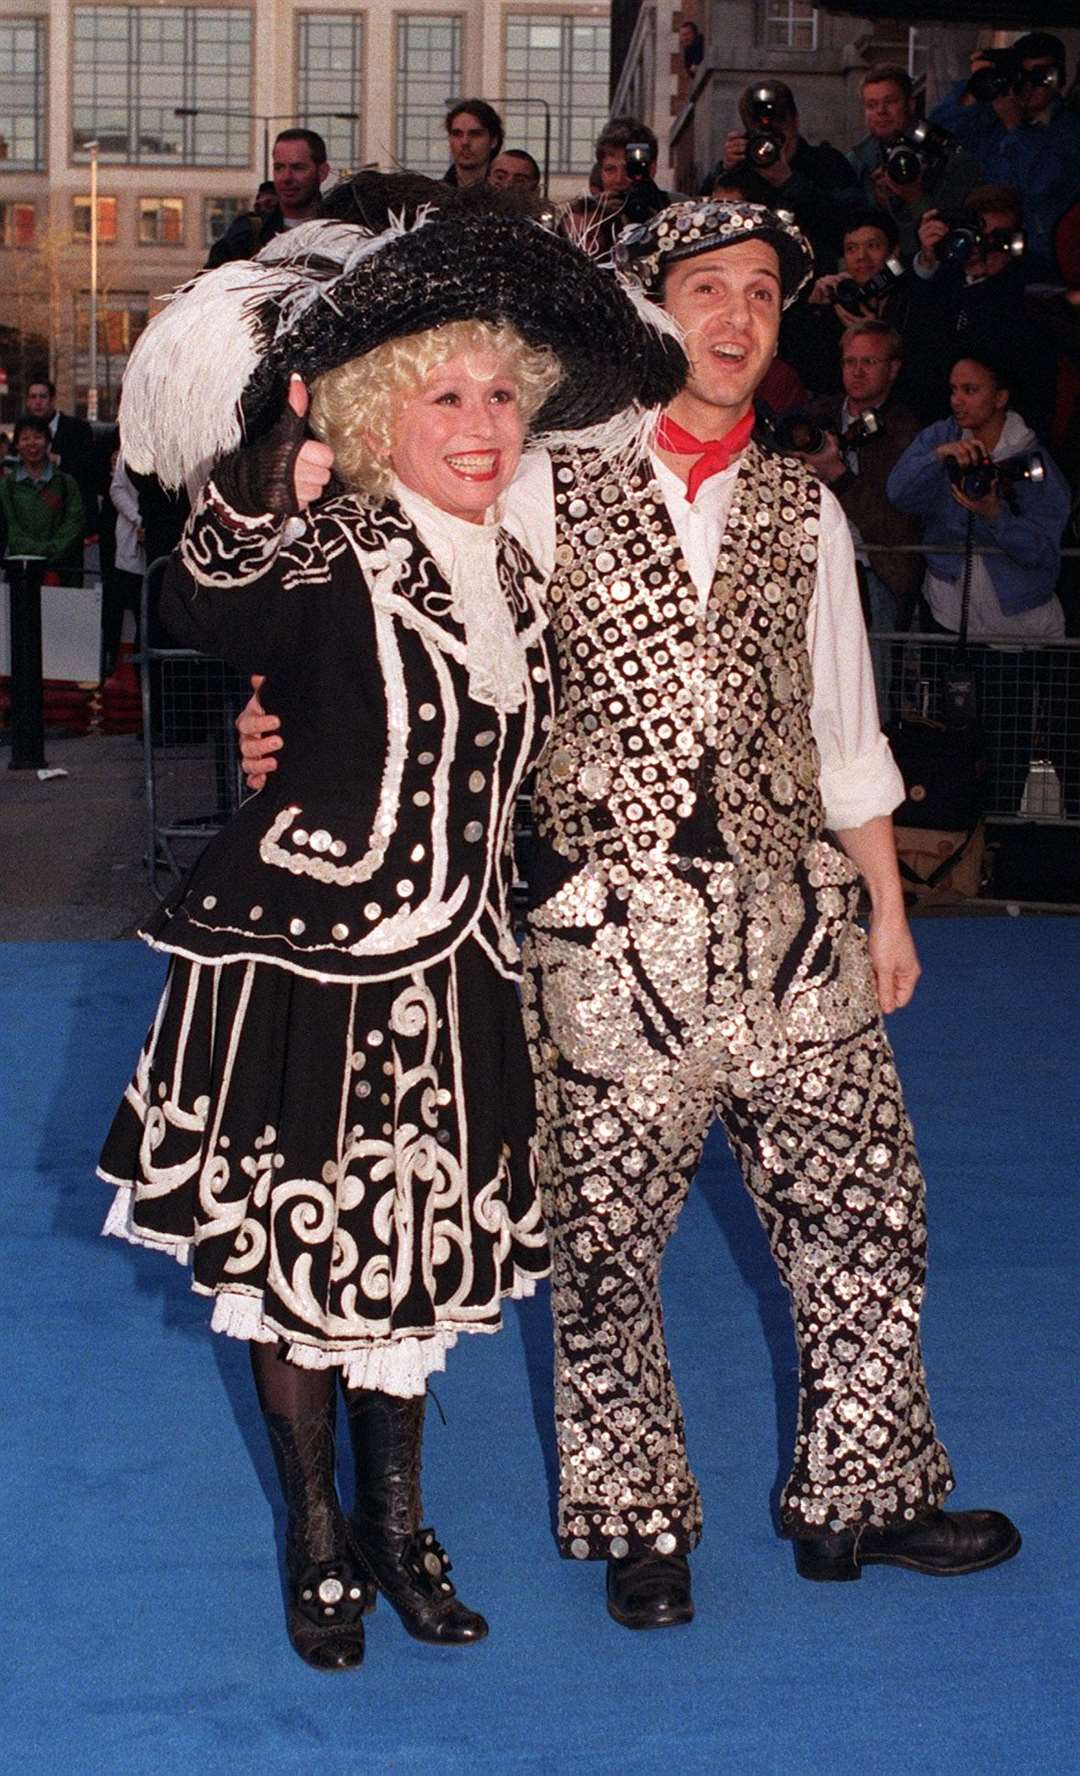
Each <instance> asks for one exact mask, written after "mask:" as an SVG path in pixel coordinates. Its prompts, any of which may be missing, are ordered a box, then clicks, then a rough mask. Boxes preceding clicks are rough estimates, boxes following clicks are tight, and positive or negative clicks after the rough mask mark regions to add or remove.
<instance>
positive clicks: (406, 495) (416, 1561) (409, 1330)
mask: <svg viewBox="0 0 1080 1776" xmlns="http://www.w3.org/2000/svg"><path fill="white" fill-rule="evenodd" d="M388 201H389V199H388ZM481 315H482V316H483V317H484V318H483V319H478V318H477V317H478V316H481ZM208 338H209V339H212V340H213V341H214V343H215V347H216V349H217V350H218V352H219V354H220V355H219V359H218V362H217V363H216V364H215V365H212V366H208V365H207V362H206V358H207V340H208ZM526 341H527V342H528V343H526ZM683 369H684V359H683V356H682V353H681V351H680V350H679V349H678V347H677V346H674V345H673V342H672V341H671V339H670V338H667V337H664V336H661V334H660V333H658V332H657V331H654V330H653V329H652V328H651V327H650V326H649V325H648V324H647V323H646V322H645V321H644V320H642V319H641V317H640V316H639V314H638V311H637V309H636V308H635V306H634V305H633V303H632V302H631V301H630V300H629V298H628V297H627V296H626V295H625V293H624V292H623V291H622V289H621V288H620V286H619V285H618V283H617V282H616V280H614V279H612V278H611V277H610V275H609V274H608V273H605V272H600V271H598V270H596V269H595V268H594V267H593V266H592V265H591V263H590V262H589V261H588V260H586V259H584V258H583V257H582V256H581V255H579V254H578V253H577V252H575V250H574V249H573V248H572V247H570V246H569V245H568V244H567V243H566V242H565V241H562V240H560V239H558V238H557V237H556V236H554V235H552V234H549V233H548V232H547V231H546V230H544V229H542V228H540V227H538V226H536V225H535V224H533V223H531V222H528V221H525V220H523V219H520V218H511V217H508V216H505V215H496V214H494V213H490V212H486V211H481V210H479V209H470V210H469V212H468V213H466V212H464V211H462V212H461V213H460V214H454V215H452V214H450V213H449V212H445V213H440V214H436V213H433V212H432V211H431V209H430V208H429V207H428V206H427V205H424V206H423V208H422V209H421V211H420V215H419V217H418V219H417V221H416V223H415V225H414V226H412V227H405V226H403V224H402V221H401V218H400V216H398V218H397V220H396V221H395V223H394V225H393V226H391V227H389V228H387V229H386V230H385V232H383V233H381V234H378V235H373V234H372V233H371V232H370V231H369V230H367V229H364V228H359V227H356V226H353V225H350V224H346V223H341V222H336V221H333V222H331V221H322V222H312V223H308V224H305V225H302V226H301V227H299V228H297V229H294V230H292V231H291V232H290V233H289V234H288V235H285V236H283V237H279V240H278V241H277V242H275V243H274V244H273V246H272V247H271V248H268V249H267V250H266V255H265V257H263V258H262V259H261V260H255V261H251V262H249V263H245V264H242V265H236V266H226V267H223V268H222V270H221V271H220V272H209V273H206V274H204V276H203V277H202V278H200V279H198V280H197V281H196V282H195V283H194V284H192V285H190V286H188V288H186V289H185V290H182V291H180V292H178V293H177V295H176V296H175V297H174V298H173V300H172V301H171V302H170V304H169V305H168V307H167V308H166V309H165V310H164V311H163V312H162V314H161V316H159V317H158V318H157V319H156V320H154V321H153V322H151V324H150V327H149V328H148V329H147V331H146V333H145V334H144V335H143V340H142V341H140V346H139V348H138V351H137V355H136V356H135V357H134V358H133V360H132V369H131V371H130V372H129V377H128V380H127V382H126V383H125V392H124V404H123V414H124V422H123V423H124V435H123V449H124V454H125V457H126V458H127V460H128V461H129V463H130V464H131V466H132V467H136V468H147V469H152V470H154V471H155V472H157V473H158V474H159V475H160V476H161V477H162V478H163V479H165V480H167V481H169V480H172V481H176V480H180V479H185V480H195V479H199V480H201V479H203V477H204V476H205V473H206V471H207V469H209V471H210V479H209V481H208V482H207V483H206V485H205V487H204V488H203V489H202V492H201V496H200V497H199V498H198V501H197V506H196V511H195V515H194V517H193V520H192V523H191V525H190V527H189V530H188V532H187V534H186V536H185V539H184V543H183V545H182V548H181V552H180V558H181V564H182V565H179V566H175V567H174V568H173V569H172V570H171V571H170V575H169V577H168V579H167V582H166V587H165V590H164V593H163V597H162V603H161V616H162V621H163V623H164V624H165V625H166V626H167V627H168V628H169V629H170V630H171V631H172V633H173V634H174V636H175V637H176V638H177V639H178V640H181V641H183V642H186V643H189V644H194V645H195V646H198V647H200V648H202V649H204V650H207V651H211V652H213V653H214V654H216V655H218V656H220V657H223V658H225V659H227V660H229V661H231V662H232V663H234V664H235V665H238V666H240V667H241V668H244V669H246V670H248V671H257V672H260V673H268V674H269V682H268V685H267V686H266V688H265V689H264V693H263V694H264V700H265V699H269V700H270V703H271V705H272V707H273V709H274V710H275V711H276V712H277V713H278V714H279V715H280V716H281V719H282V720H283V721H287V722H288V724H289V731H290V748H289V757H288V760H287V761H286V762H285V763H284V764H283V767H282V769H281V770H280V771H279V772H277V773H275V775H274V778H273V781H272V783H271V785H270V786H269V787H268V788H267V789H266V790H265V791H264V792H263V793H262V794H261V795H258V796H255V797H253V798H252V799H251V800H249V801H248V802H246V803H245V805H244V806H243V808H241V810H240V812H239V814H238V815H237V816H236V817H235V818H234V819H233V820H232V821H231V822H230V823H229V825H228V826H227V827H226V828H225V830H224V831H223V832H222V833H221V834H220V835H219V836H218V837H217V838H216V839H215V840H214V841H213V842H212V844H211V845H210V846H209V847H208V848H207V850H206V852H205V853H204V854H203V856H202V858H201V859H200V860H199V862H198V864H197V865H196V867H195V869H194V871H193V872H192V874H191V876H190V877H189V878H188V880H187V881H186V882H185V883H184V884H183V885H182V886H181V887H180V889H179V890H178V891H177V893H176V895H175V897H174V898H173V900H172V901H171V902H170V904H169V905H168V906H166V907H165V908H164V909H161V910H160V911H159V912H157V913H156V914H155V916H154V917H153V918H152V919H150V920H148V921H147V924H146V927H145V930H144V933H143V935H145V936H146V938H147V939H148V941H149V942H151V943H152V944H154V945H155V946H156V947H157V948H159V949H162V950H164V951H166V952H167V953H169V954H170V956H171V958H172V961H171V965H170V972H169V977H168V982H167V985H166V989H165V994H164V996H163V999H162V1002H161V1005H160V1008H159V1011H158V1015H157V1018H156V1020H155V1023H154V1027H153V1029H152V1031H151V1033H150V1036H149V1037H148V1039H147V1043H146V1047H145V1049H144V1052H143V1054H142V1056H141V1057H140V1060H139V1063H138V1067H137V1069H136V1073H135V1077H134V1079H133V1081H132V1084H131V1086H130V1088H129V1090H128V1092H127V1093H126V1094H125V1098H124V1101H123V1103H122V1105H121V1107H120V1110H119V1111H118V1113H117V1116H116V1120H115V1122H114V1125H113V1128H112V1131H111V1133H110V1135H109V1138H108V1140H107V1142H106V1146H105V1150H104V1153H103V1155H102V1160H101V1167H100V1170H101V1174H102V1176H103V1177H105V1178H106V1179H107V1180H109V1181H110V1182H112V1183H113V1184H114V1185H116V1186H117V1192H116V1198H115V1202H114V1206H113V1209H112V1211H111V1213H110V1215H109V1218H108V1221H107V1223H106V1231H108V1232H110V1233H115V1234H118V1235H120V1236H121V1237H124V1238H127V1239H129V1240H132V1241H134V1242H135V1243H138V1244H144V1245H148V1246H153V1247H156V1248H158V1249H161V1250H164V1251H168V1252H171V1253H172V1254H173V1255H174V1256H175V1257H177V1258H181V1259H185V1260H186V1259H188V1258H190V1259H191V1260H192V1268H193V1286H194V1288H195V1289H196V1290H197V1291H198V1292H199V1293H201V1294H204V1295H208V1296H211V1297H212V1298H213V1301H214V1307H213V1315H212V1324H213V1326H214V1328H215V1329H217V1330H220V1331H224V1332H227V1333H231V1334H232V1335H234V1336H237V1337H241V1338H245V1339H247V1340H248V1341H249V1346H250V1350H251V1359H252V1368H253V1371H254V1376H255V1384H256V1388H257V1391H258V1395H259V1400H260V1404H261V1406H262V1408H263V1412H264V1415H265V1418H266V1423H267V1429H268V1432H269V1436H270V1441H271V1445H272V1448H273V1450H274V1454H275V1458H276V1461H277V1466H278V1472H279V1476H280V1479H281V1485H282V1491H283V1494H284V1499H285V1504H286V1509H287V1513H288V1537H287V1570H288V1625H289V1634H290V1637H291V1639H292V1643H293V1646H294V1647H295V1649H296V1651H297V1652H298V1653H299V1655H300V1656H301V1658H303V1659H305V1660H306V1661H307V1662H308V1663H310V1664H312V1665H316V1666H318V1667H320V1668H323V1669H335V1670H343V1669H346V1668H349V1667H354V1666H356V1665H358V1664H359V1663H360V1660H361V1658H362V1656H363V1648H364V1633H363V1623H362V1614H363V1611H364V1609H365V1607H366V1606H367V1605H368V1604H369V1603H370V1600H371V1599H372V1598H373V1595H374V1591H375V1589H376V1587H377V1588H378V1589H380V1590H381V1591H382V1592H383V1593H384V1594H385V1596H386V1597H387V1599H388V1601H389V1602H390V1604H391V1605H392V1606H393V1608H394V1609H395V1610H396V1611H397V1612H398V1614H399V1615H400V1617H401V1619H402V1621H403V1623H404V1625H405V1627H406V1628H407V1629H408V1631H409V1632H410V1633H411V1634H413V1635H414V1636H415V1637H416V1638H418V1639H420V1640H426V1641H432V1642H436V1643H439V1644H444V1645H445V1644H448V1643H456V1644H461V1643H466V1642H471V1641H476V1640H479V1639H481V1638H482V1637H483V1636H484V1635H485V1634H486V1633H487V1624H486V1622H485V1621H484V1619H483V1617H482V1616H480V1615H478V1614H477V1613H476V1612H475V1611H473V1610H469V1609H466V1608H465V1607H464V1605H462V1604H461V1603H460V1602H459V1600H458V1598H457V1596H456V1594H455V1591H454V1587H453V1585H452V1583H451V1581H450V1580H449V1578H448V1577H447V1572H448V1570H449V1562H448V1560H447V1559H446V1556H445V1554H444V1553H443V1551H442V1549H441V1547H440V1545H439V1543H438V1541H437V1540H436V1538H435V1535H434V1532H433V1531H432V1530H431V1529H429V1528H423V1527H421V1516H420V1511H421V1507H420V1490H419V1472H420V1448H421V1435H422V1422H423V1413H424V1393H425V1388H426V1383H427V1377H428V1375H429V1374H431V1373H432V1372H433V1371H435V1370H438V1369H441V1368H443V1367H444V1365H445V1362H446V1357H447V1352H448V1351H449V1350H450V1348H451V1347H452V1346H453V1344H454V1343H455V1341H456V1339H457V1337H458V1335H459V1334H464V1333H491V1332H495V1331H497V1330H498V1329H499V1325H500V1312H501V1303H502V1301H503V1299H505V1298H507V1297H513V1296H520V1295H526V1294H529V1293H531V1292H532V1290H533V1289H534V1288H535V1286H536V1282H537V1279H538V1278H539V1277H541V1276H543V1275H545V1274H546V1272H547V1269H548V1248H547V1239H546V1235H545V1230H544V1226H543V1223H542V1219H541V1214H540V1207H539V1201H538V1197H537V1191H536V1184H535V1177H534V1125H535V1113H534V1106H533V1099H532V1082H531V1077H530V1072H529V1066H528V1061H527V1057H526V1052H525V1045H524V1035H523V1031H522V1026H521V1014H520V1010H519V1005H518V998H517V991H516V985H515V981H516V977H517V973H518V966H519V964H518V952H517V946H516V944H515V941H514V937H513V933H512V930H511V922H510V889H511V881H512V871H511V859H510V853H509V843H508V834H509V831H510V827H511V821H512V815H513V810H514V804H515V799H516V796H517V792H518V788H519V786H520V783H521V781H522V778H523V776H524V775H525V773H526V772H527V771H528V770H530V769H531V767H532V765H533V764H534V763H535V761H536V759H537V757H538V755H539V753H540V751H541V750H542V748H543V745H544V742H545V739H546V735H547V731H548V728H549V727H550V724H551V720H552V712H553V698H554V682H553V681H554V676H555V673H554V659H553V651H552V645H551V643H550V641H549V636H548V629H547V619H546V616H545V612H544V608H543V604H542V599H541V595H542V592H543V587H544V576H543V575H542V574H541V572H540V570H539V569H538V567H537V566H536V564H535V563H534V561H533V560H532V558H531V557H530V555H529V554H528V553H527V551H526V550H525V548H524V547H523V546H522V545H521V543H520V542H519V541H518V540H517V538H516V537H515V536H514V535H513V534H511V532H510V531H509V530H508V529H505V528H504V527H503V526H502V524H501V522H500V519H501V512H502V507H501V496H502V494H503V492H504V490H505V489H506V487H507V485H508V483H509V481H510V480H511V478H512V477H513V475H514V472H515V470H516V469H517V467H518V463H519V459H520V456H521V451H522V447H523V444H524V441H525V435H526V430H527V428H528V427H529V426H530V425H534V426H540V425H542V426H543V427H544V429H545V431H547V432H552V431H555V432H561V431H566V430H570V429H575V428H577V427H581V426H589V425H594V424H597V423H600V422H604V421H607V420H609V419H611V418H613V416H616V415H617V414H618V413H619V410H620V409H621V408H623V407H624V406H625V405H626V404H627V403H628V402H633V401H634V400H635V399H637V400H649V401H662V400H666V399H668V398H669V397H670V395H671V394H673V393H674V391H675V389H676V388H677V387H678V384H679V381H680V379H681V376H682V373H683ZM308 385H310V386H311V387H312V388H313V390H314V397H315V398H314V403H313V406H312V410H311V411H312V419H313V425H314V429H315V430H316V432H317V433H318V434H319V436H318V438H310V437H306V436H305V424H304V422H305V418H306V415H307V410H308ZM179 386H183V387H185V388H186V389H188V390H189V401H188V405H187V406H186V408H185V409H184V410H183V413H182V415H180V414H179V413H178V403H177V400H176V390H177V388H178V387H179ZM238 414H242V416H243V428H241V421H240V418H239V417H238ZM241 429H242V431H243V438H244V440H246V441H245V442H241ZM234 446H239V448H234ZM332 468H333V469H334V470H336V472H337V474H338V476H339V478H340V480H341V481H342V482H343V483H344V486H345V491H344V492H340V493H337V494H336V495H335V497H333V498H330V499H328V500H325V501H324V502H323V503H322V504H321V505H319V506H318V507H317V508H313V509H311V510H309V509H308V507H309V505H310V503H311V502H312V501H313V500H316V499H318V498H319V496H320V495H321V494H322V493H323V492H324V490H325V489H326V486H327V482H328V479H329V476H330V473H331V469H332ZM338 1378H340V1382H341V1385H342V1389H343V1392H344V1396H345V1404H346V1411H347V1415H348V1420H349V1427H350V1432H351V1436H352V1441H353V1448H354V1453H355V1457H356V1471H357V1490H356V1499H357V1502H356V1507H355V1509H354V1513H353V1516H352V1518H351V1520H350V1521H348V1522H347V1521H346V1520H345V1518H344V1516H343V1513H342V1509H341V1505H340V1501H339V1499H338V1494H337V1490H336V1486H335V1480H334V1421H335V1410H336V1386H337V1382H338Z"/></svg>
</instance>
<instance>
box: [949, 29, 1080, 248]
mask: <svg viewBox="0 0 1080 1776" xmlns="http://www.w3.org/2000/svg"><path fill="white" fill-rule="evenodd" d="M998 67H1000V69H1001V72H1002V77H1003V80H1004V78H1005V76H1006V75H1009V76H1011V79H1010V82H1009V89H1008V91H1006V92H1002V93H999V94H998V95H997V96H996V97H995V98H992V99H983V100H980V99H978V98H977V97H976V95H975V94H974V93H972V91H971V83H970V82H969V83H966V84H965V83H964V82H960V83H959V84H958V85H957V86H955V87H954V88H953V91H952V92H951V93H950V94H949V95H948V97H947V98H946V99H943V100H942V102H941V104H940V105H938V106H937V108H936V110H934V111H933V112H932V113H931V117H932V120H933V122H934V123H940V124H942V125H943V126H944V127H945V128H946V129H949V130H952V132H953V134H954V135H955V136H956V137H957V138H958V140H959V141H960V142H961V143H962V144H963V146H964V147H965V148H966V149H967V150H968V152H969V153H970V154H972V155H974V157H975V159H976V160H977V161H978V162H979V163H980V165H981V166H982V170H983V175H984V177H985V178H986V179H987V180H989V181H991V182H992V183H994V184H1003V185H1015V186H1016V187H1017V189H1018V190H1019V192H1020V194H1021V197H1022V198H1023V203H1024V217H1025V223H1026V228H1027V233H1028V253H1029V259H1028V264H1029V271H1030V270H1031V269H1034V268H1036V267H1037V268H1038V270H1039V271H1040V272H1041V273H1043V274H1048V275H1054V274H1055V271H1056V267H1055V262H1054V248H1053V233H1054V224H1055V223H1056V222H1057V220H1058V218H1059V217H1060V216H1061V215H1062V214H1063V212H1064V211H1065V209H1066V208H1067V207H1068V205H1069V204H1071V203H1072V202H1073V201H1074V200H1075V197H1076V192H1077V189H1078V187H1080V119H1078V118H1077V117H1076V116H1075V115H1074V114H1073V113H1072V112H1070V111H1069V110H1067V109H1066V108H1065V106H1064V105H1063V104H1062V100H1061V92H1062V89H1063V87H1064V85H1065V45H1064V44H1063V43H1062V41H1061V39H1060V37H1055V36H1053V35H1052V33H1051V32H1049V31H1029V32H1028V33H1027V34H1026V36H1024V37H1020V38H1019V39H1018V40H1017V42H1016V43H1014V44H1013V47H1012V52H1011V57H1010V61H1009V64H1008V67H1005V66H1004V65H1002V64H995V63H994V62H993V61H992V60H991V59H990V57H989V56H988V55H987V54H986V52H985V51H980V50H976V51H975V52H974V54H973V55H972V58H971V68H972V74H973V76H974V75H977V74H978V72H979V70H980V69H984V68H985V69H988V70H990V69H996V68H998Z"/></svg>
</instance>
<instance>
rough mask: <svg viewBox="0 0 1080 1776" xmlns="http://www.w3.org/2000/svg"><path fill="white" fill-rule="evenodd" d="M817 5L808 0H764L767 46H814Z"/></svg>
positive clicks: (775, 47) (802, 47)
mask: <svg viewBox="0 0 1080 1776" xmlns="http://www.w3.org/2000/svg"><path fill="white" fill-rule="evenodd" d="M817 27H818V15H817V7H816V6H811V5H810V4H809V0H765V47H766V48H767V49H816V48H817Z"/></svg>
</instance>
